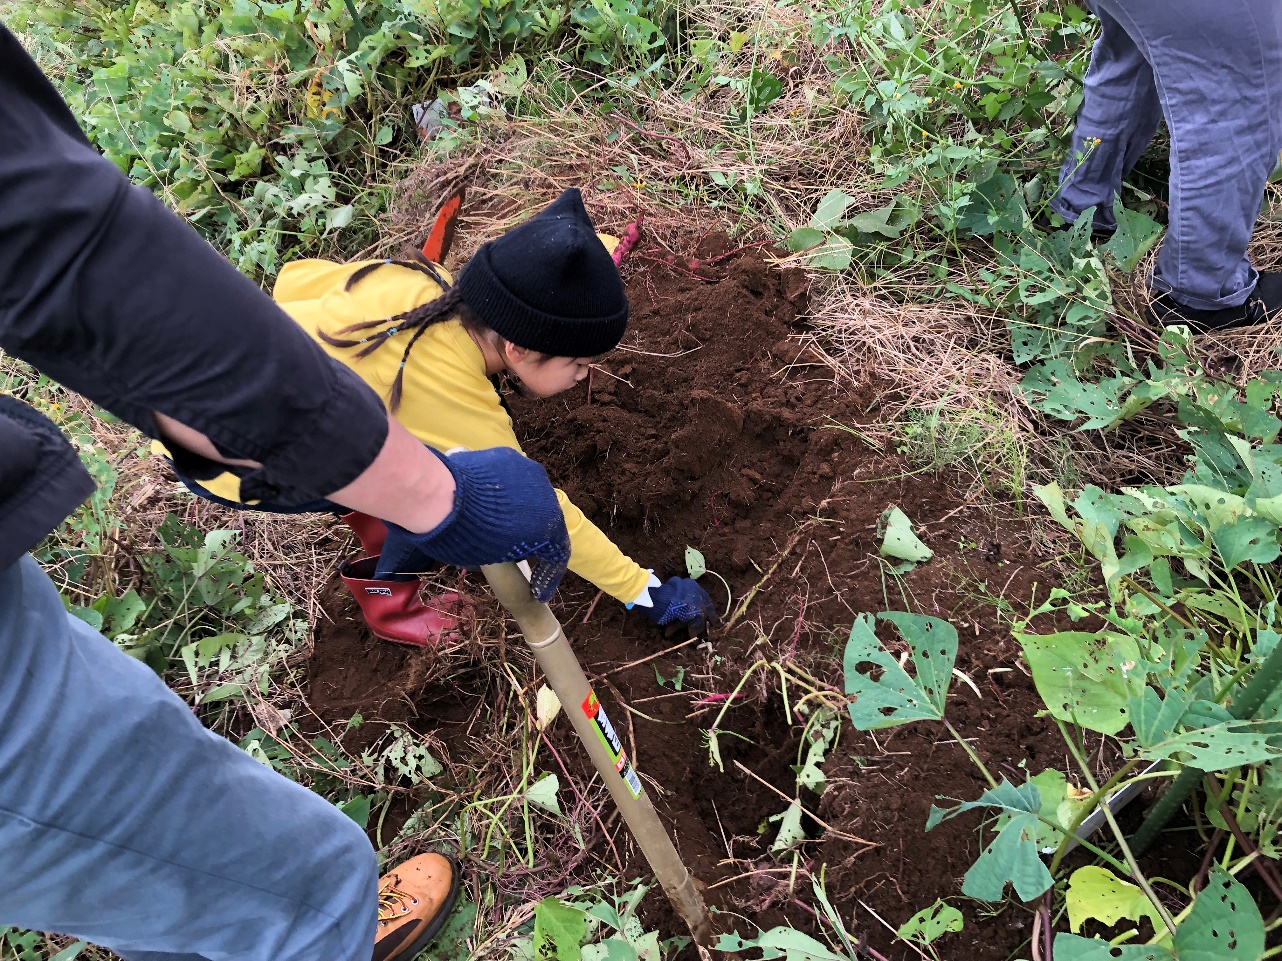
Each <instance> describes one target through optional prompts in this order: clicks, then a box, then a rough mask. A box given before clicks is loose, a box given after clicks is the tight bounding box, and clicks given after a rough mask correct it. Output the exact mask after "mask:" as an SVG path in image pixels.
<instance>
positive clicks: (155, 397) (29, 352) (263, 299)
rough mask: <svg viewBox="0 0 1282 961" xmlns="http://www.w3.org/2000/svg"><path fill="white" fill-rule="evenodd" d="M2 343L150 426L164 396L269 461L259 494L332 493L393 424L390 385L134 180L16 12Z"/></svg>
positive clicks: (248, 481) (255, 495)
mask: <svg viewBox="0 0 1282 961" xmlns="http://www.w3.org/2000/svg"><path fill="white" fill-rule="evenodd" d="M0 348H3V349H4V350H5V351H7V352H9V353H11V354H13V355H15V356H17V357H20V358H22V359H24V360H26V361H27V362H28V363H30V364H32V365H33V366H35V367H37V368H38V369H40V370H41V371H43V372H44V373H46V374H48V375H49V376H51V377H54V378H55V379H57V380H59V381H61V382H62V383H63V384H64V385H66V386H67V387H69V388H71V389H72V390H75V391H77V392H79V393H81V394H84V395H85V396H86V397H89V398H90V399H92V400H94V401H95V402H97V403H98V404H99V405H101V406H102V407H104V408H105V409H107V410H109V411H111V412H112V413H114V414H116V415H117V416H119V417H120V418H122V419H123V420H125V421H127V422H129V423H131V424H133V425H134V426H135V427H137V428H138V429H139V430H141V431H143V432H144V433H145V434H147V435H149V436H152V437H156V436H158V431H157V427H156V424H155V421H154V418H153V412H158V413H161V414H165V415H168V416H169V417H172V418H173V419H174V420H176V421H178V422H180V423H182V424H185V425H187V426H188V427H191V428H193V429H195V430H197V431H199V432H200V433H201V434H203V435H205V437H207V438H208V439H209V440H210V441H212V442H213V444H214V446H215V447H216V448H217V450H218V451H219V453H220V454H222V455H223V456H225V457H229V458H235V459H240V460H248V461H254V462H257V463H259V464H261V465H262V466H261V468H257V469H254V470H251V471H249V472H248V473H246V474H244V475H243V476H242V479H241V494H242V497H244V498H246V499H262V500H271V501H274V502H276V503H280V504H285V505H289V504H297V503H302V502H304V501H308V500H314V499H316V498H318V497H322V496H326V495H328V494H329V493H331V492H333V491H335V490H338V489H339V488H342V487H345V486H346V485H348V484H350V483H351V482H352V481H354V480H355V479H356V478H357V477H358V476H359V475H361V474H362V473H363V472H364V471H365V469H366V468H367V467H369V465H370V464H371V463H372V462H373V461H374V459H375V457H376V455H377V454H378V453H379V451H380V450H381V449H382V447H383V444H384V441H385V440H386V438H387V431H388V421H387V415H386V412H385V411H384V409H383V406H382V403H381V402H380V401H379V399H378V397H377V396H376V395H375V394H374V393H373V392H372V391H371V390H370V389H369V388H368V387H366V386H365V385H364V384H363V383H362V382H361V381H360V380H359V378H357V377H356V376H355V375H354V374H352V373H351V372H350V371H349V370H348V369H347V368H345V367H344V366H342V365H341V364H338V363H336V362H334V361H333V360H332V359H330V358H329V357H327V356H326V355H325V354H324V353H323V352H322V351H321V350H320V349H319V348H318V347H317V346H316V345H315V343H313V342H312V340H311V338H309V337H308V336H307V335H306V334H305V333H304V332H303V331H302V330H301V328H299V327H298V326H297V325H296V324H295V323H294V322H293V321H292V320H291V319H290V318H289V317H288V316H287V315H286V314H284V313H283V312H282V311H281V310H280V309H279V308H278V307H277V306H276V305H275V304H274V303H273V302H272V301H271V299H270V298H269V297H268V296H267V295H266V294H264V293H263V292H262V291H261V290H259V289H258V288H257V287H256V286H255V285H254V284H253V283H251V282H250V281H249V280H247V279H246V278H245V277H243V276H242V275H241V274H240V273H239V272H238V271H237V270H236V269H235V268H233V267H232V266H231V265H230V264H229V263H228V262H227V261H226V260H225V259H224V258H223V257H222V256H220V255H219V254H218V253H217V252H216V251H214V250H213V248H211V247H210V246H209V245H208V244H207V243H205V242H204V241H203V240H202V239H201V238H200V237H199V236H197V234H196V233H195V232H194V231H193V230H192V229H191V228H190V227H189V226H188V225H187V224H186V223H184V222H183V221H182V220H181V219H180V218H178V217H177V216H176V215H174V214H172V213H171V212H169V211H168V210H167V209H165V207H164V206H163V205H162V204H161V203H160V202H159V201H158V200H156V199H155V198H154V197H153V196H152V195H151V193H150V192H148V191H146V190H144V189H141V188H137V187H133V186H130V185H129V183H128V182H127V180H126V179H125V177H124V176H123V175H122V174H121V173H120V171H119V170H118V169H117V168H116V167H115V166H114V165H113V164H111V163H110V162H109V161H107V160H106V159H105V158H103V157H102V156H101V155H99V154H98V152H97V151H96V150H95V149H94V148H93V147H92V146H91V145H90V144H89V143H88V141H87V140H86V139H85V138H84V136H83V134H81V132H80V130H79V128H78V126H77V124H76V122H75V118H74V117H72V116H71V113H70V111H69V110H68V109H67V107H66V105H65V104H64V103H63V102H62V100H61V98H60V97H59V96H58V94H57V92H56V91H55V90H54V89H53V87H52V86H51V85H50V84H49V82H48V81H47V80H46V79H45V77H44V75H43V74H41V72H40V70H39V68H38V67H37V66H36V65H35V64H34V63H33V62H32V61H31V59H30V58H29V57H28V56H27V54H26V52H25V51H24V50H23V49H22V47H21V45H20V44H19V43H18V41H17V40H16V39H15V38H14V36H13V35H12V34H11V33H9V32H8V31H7V30H6V29H5V28H4V27H3V26H0Z"/></svg>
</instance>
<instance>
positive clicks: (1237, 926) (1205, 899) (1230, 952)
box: [1172, 864, 1264, 961]
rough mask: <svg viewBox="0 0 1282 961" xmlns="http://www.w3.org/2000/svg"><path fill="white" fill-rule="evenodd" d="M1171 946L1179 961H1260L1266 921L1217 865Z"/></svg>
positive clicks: (1239, 885) (1229, 876) (1241, 889)
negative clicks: (1258, 960)
mask: <svg viewBox="0 0 1282 961" xmlns="http://www.w3.org/2000/svg"><path fill="white" fill-rule="evenodd" d="M1172 946H1173V947H1174V948H1175V956H1176V957H1177V958H1179V961H1257V959H1258V958H1259V957H1260V955H1261V954H1262V953H1263V951H1264V920H1263V919H1262V918H1261V917H1260V909H1259V908H1258V907H1256V904H1255V902H1254V901H1253V900H1251V895H1250V894H1249V893H1248V892H1247V890H1246V888H1244V887H1243V886H1242V885H1241V884H1240V883H1239V882H1238V881H1237V879H1236V878H1234V877H1233V875H1231V874H1229V873H1228V872H1227V871H1225V870H1224V869H1223V868H1221V867H1220V866H1219V865H1218V864H1217V865H1215V867H1213V868H1212V869H1211V877H1210V880H1209V881H1207V884H1206V887H1204V888H1203V889H1202V890H1201V891H1199V892H1198V895H1197V900H1195V901H1194V902H1193V910H1192V911H1190V912H1189V916H1188V917H1187V918H1185V919H1184V922H1183V923H1182V924H1181V925H1180V926H1179V927H1178V928H1177V929H1176V931H1175V940H1174V942H1173V945H1172Z"/></svg>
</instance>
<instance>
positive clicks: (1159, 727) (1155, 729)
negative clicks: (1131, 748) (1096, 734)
mask: <svg viewBox="0 0 1282 961" xmlns="http://www.w3.org/2000/svg"><path fill="white" fill-rule="evenodd" d="M1194 699H1195V697H1194V695H1193V693H1192V692H1191V691H1185V690H1180V689H1174V690H1171V691H1168V692H1167V693H1166V697H1165V698H1163V697H1162V696H1161V695H1160V694H1158V692H1157V691H1155V690H1153V688H1151V687H1146V688H1144V690H1143V691H1141V692H1140V694H1139V695H1133V696H1132V697H1131V698H1130V701H1129V702H1128V704H1127V709H1128V711H1129V712H1130V716H1131V727H1133V728H1134V729H1135V739H1136V740H1137V741H1139V742H1140V746H1141V747H1146V748H1149V747H1154V746H1156V745H1158V744H1160V743H1162V742H1163V741H1165V740H1166V739H1167V738H1169V737H1171V736H1172V735H1173V734H1174V733H1175V728H1176V725H1178V724H1179V723H1180V718H1182V717H1183V716H1184V712H1185V711H1187V710H1188V709H1189V705H1190V704H1192V703H1193V701H1194ZM1074 930H1076V928H1074Z"/></svg>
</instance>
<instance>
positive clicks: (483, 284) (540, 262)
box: [457, 187, 628, 357]
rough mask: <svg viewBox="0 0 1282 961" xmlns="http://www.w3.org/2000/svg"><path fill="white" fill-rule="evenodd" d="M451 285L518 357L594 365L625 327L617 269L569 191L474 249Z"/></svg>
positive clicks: (623, 299)
mask: <svg viewBox="0 0 1282 961" xmlns="http://www.w3.org/2000/svg"><path fill="white" fill-rule="evenodd" d="M457 283H458V289H459V293H460V294H462V295H463V300H464V301H466V302H467V305H468V307H470V308H471V309H472V312H473V313H475V314H476V316H477V317H478V318H480V320H481V321H482V322H483V323H484V324H485V325H486V326H488V327H489V328H490V329H491V330H493V331H494V332H495V333H497V334H498V335H499V336H500V337H503V338H504V339H506V340H509V341H511V342H512V343H514V344H516V345H517V346H518V347H524V348H525V349H526V350H537V351H539V352H540V353H543V354H552V355H553V356H556V357H595V356H596V355H597V354H604V353H605V352H606V351H609V350H613V349H614V348H615V347H617V346H618V344H619V341H620V340H622V339H623V332H624V330H626V329H627V326H628V298H627V295H626V294H624V292H623V281H622V280H621V279H620V277H619V268H618V267H616V266H615V265H614V260H613V259H612V258H611V257H610V252H609V251H608V250H606V249H605V245H604V244H602V243H601V239H600V238H599V237H597V235H596V229H595V228H594V227H593V226H592V220H591V218H589V217H588V212H587V211H586V210H584V209H583V195H582V194H580V193H579V191H578V188H577V187H571V188H570V189H569V190H567V191H566V192H565V193H563V194H561V196H560V197H558V198H557V200H556V202H555V203H553V204H552V205H551V206H550V207H548V208H547V209H546V210H544V211H542V212H540V213H538V214H536V215H535V216H534V217H532V218H530V219H529V220H527V221H526V222H525V223H523V224H521V226H519V227H517V228H515V229H513V230H510V231H508V232H507V233H505V234H504V235H503V236H502V237H499V238H497V239H495V240H491V241H490V242H489V243H487V244H484V245H482V247H481V249H480V250H478V251H477V252H476V254H475V255H474V256H473V257H472V259H471V260H469V261H468V262H467V266H465V267H464V268H463V270H462V272H461V273H460V274H459V278H458V282H457Z"/></svg>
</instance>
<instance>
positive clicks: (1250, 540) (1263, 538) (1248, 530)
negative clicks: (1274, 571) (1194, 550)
mask: <svg viewBox="0 0 1282 961" xmlns="http://www.w3.org/2000/svg"><path fill="white" fill-rule="evenodd" d="M1211 540H1212V541H1213V542H1214V543H1215V549H1216V550H1217V551H1219V552H1220V557H1221V559H1222V560H1223V561H1224V566H1225V567H1226V568H1227V569H1229V570H1232V569H1233V568H1234V567H1237V566H1238V565H1239V564H1244V563H1246V562H1247V561H1253V562H1254V563H1256V564H1268V563H1271V562H1272V561H1276V560H1277V559H1278V554H1279V553H1282V548H1279V546H1278V525H1277V524H1275V523H1273V521H1270V520H1267V519H1265V518H1263V517H1256V516H1248V517H1239V518H1238V519H1237V521H1236V522H1235V523H1233V524H1225V525H1222V526H1221V527H1220V528H1219V529H1217V530H1213V531H1212V532H1211Z"/></svg>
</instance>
